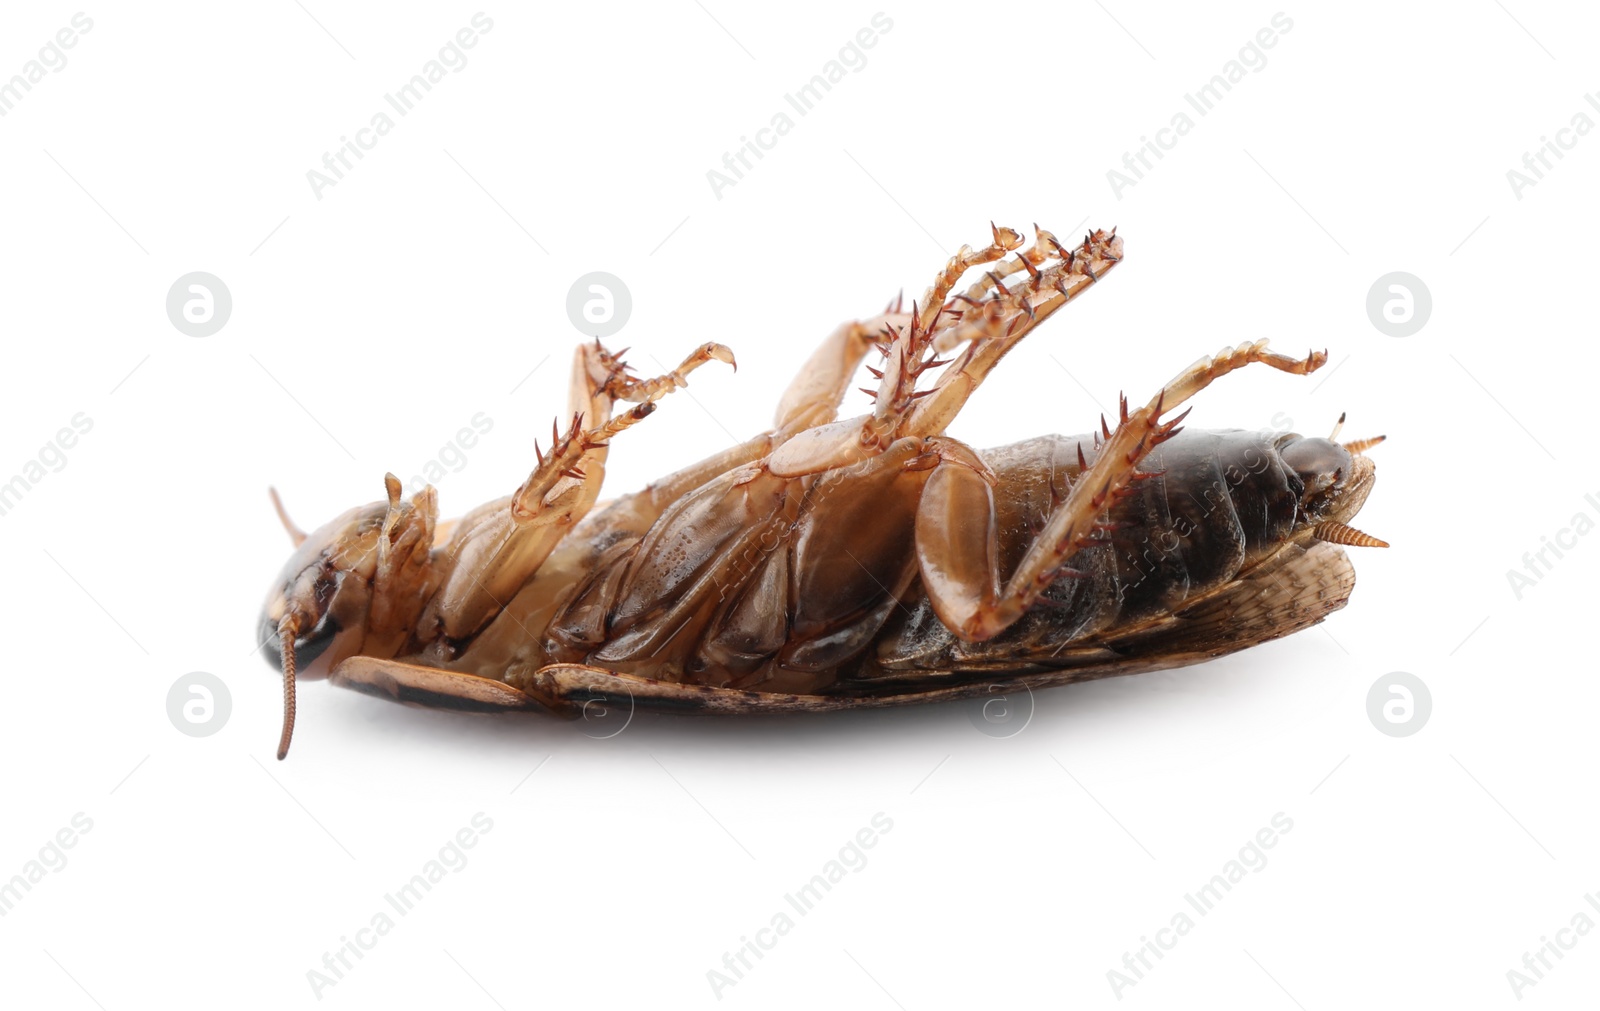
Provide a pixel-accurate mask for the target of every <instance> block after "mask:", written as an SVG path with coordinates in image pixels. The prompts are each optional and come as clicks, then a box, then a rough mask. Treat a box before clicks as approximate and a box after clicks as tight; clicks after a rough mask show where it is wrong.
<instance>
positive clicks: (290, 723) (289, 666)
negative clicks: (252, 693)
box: [278, 614, 300, 762]
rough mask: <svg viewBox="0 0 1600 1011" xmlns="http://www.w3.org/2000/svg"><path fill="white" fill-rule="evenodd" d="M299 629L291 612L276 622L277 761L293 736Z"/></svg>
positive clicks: (282, 756) (283, 753)
mask: <svg viewBox="0 0 1600 1011" xmlns="http://www.w3.org/2000/svg"><path fill="white" fill-rule="evenodd" d="M299 632H300V630H299V629H298V628H297V627H296V626H295V620H294V615H293V614H286V615H284V616H283V620H282V621H280V622H278V650H279V653H280V655H281V656H282V657H283V734H282V735H281V736H280V737H279V738H278V761H280V762H281V761H283V758H284V756H285V755H287V754H288V753H289V739H290V738H291V737H293V736H294V637H295V636H296V635H298V634H299Z"/></svg>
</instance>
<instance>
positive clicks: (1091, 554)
mask: <svg viewBox="0 0 1600 1011" xmlns="http://www.w3.org/2000/svg"><path fill="white" fill-rule="evenodd" d="M991 228H992V231H993V241H992V242H991V243H990V244H989V245H987V246H985V247H984V248H982V249H978V250H973V249H972V248H970V247H967V246H963V247H962V248H961V249H960V250H959V251H958V252H957V253H956V255H955V256H953V257H952V258H951V259H950V261H949V262H948V263H947V264H946V265H945V267H944V269H943V270H941V271H940V272H939V273H938V275H937V276H936V277H935V279H934V282H933V285H932V286H931V287H930V288H929V289H928V291H927V293H926V294H925V295H924V296H923V298H922V299H920V300H918V301H916V302H913V303H912V304H911V307H910V309H909V310H907V309H906V308H905V306H904V305H903V303H902V302H901V301H900V300H899V299H898V298H897V299H896V300H895V302H894V303H892V304H891V305H890V306H889V307H888V308H886V309H885V310H884V312H882V313H880V314H879V315H878V316H875V317H873V318H872V319H870V320H865V321H854V322H849V323H845V324H843V325H841V326H840V327H839V328H838V329H836V330H835V331H834V332H833V333H832V334H831V335H830V336H829V337H828V338H827V339H826V340H824V341H823V343H822V345H821V346H820V347H819V348H818V349H817V350H816V352H815V353H813V354H812V356H811V358H810V360H809V361H808V362H807V363H806V364H805V366H804V367H803V368H802V369H801V371H800V373H799V375H798V376H797V377H796V378H795V379H794V380H793V382H792V383H791V384H790V385H789V387H788V389H787V391H786V392H785V393H784V394H783V396H782V397H781V398H780V400H779V403H778V409H777V419H776V423H775V424H774V427H773V428H772V429H771V430H769V431H767V432H764V433H762V434H760V435H758V436H755V437H754V438H752V439H750V440H748V441H746V442H744V443H741V444H739V445H737V446H735V447H733V448H731V449H728V450H724V451H723V452H721V453H718V454H716V455H714V456H711V457H709V458H707V459H705V460H702V461H700V462H699V463H696V464H693V465H691V466H689V467H687V468H685V469H683V470H681V471H678V472H677V473H675V474H672V475H669V476H667V477H665V478H663V479H661V480H659V481H656V482H654V483H653V484H651V485H649V486H648V487H646V488H645V489H643V490H642V491H638V492H635V493H632V494H628V495H624V496H622V497H620V498H617V499H615V500H613V501H611V502H610V503H609V504H606V505H604V506H600V507H598V508H597V507H596V503H597V501H598V498H599V493H600V489H601V484H602V482H603V480H604V477H605V463H606V457H607V454H608V452H609V450H610V446H611V442H612V440H613V439H615V438H617V437H618V436H620V435H623V434H624V433H625V432H626V431H627V429H629V428H631V427H632V426H633V425H635V424H638V423H639V422H641V421H643V420H645V419H646V418H647V417H649V416H650V415H651V414H652V413H653V412H654V411H655V409H656V405H657V403H658V402H659V401H660V400H661V399H662V398H663V397H665V396H666V395H667V394H669V393H671V392H672V391H674V390H676V389H679V388H681V387H683V386H685V385H686V384H687V381H688V377H689V375H690V374H691V373H692V372H694V371H695V370H696V369H698V368H700V367H701V366H703V365H706V364H708V363H711V362H720V363H725V364H728V365H730V366H731V365H734V357H733V352H732V351H730V350H729V349H728V348H726V347H724V346H723V345H721V344H715V343H708V344H704V345H702V346H700V347H699V348H697V349H695V351H694V352H693V353H692V354H690V355H689V356H688V357H687V358H686V359H684V361H683V363H682V364H681V365H680V366H678V367H677V368H676V369H674V370H672V371H671V372H668V373H667V374H665V375H662V376H659V377H655V378H651V379H641V378H638V377H636V376H634V375H633V374H632V370H631V369H630V368H629V367H628V366H627V365H626V364H625V363H624V361H623V360H622V353H621V352H617V353H613V352H610V351H607V350H606V349H605V348H604V347H602V346H601V344H600V343H599V341H598V340H597V341H594V342H593V343H587V342H586V343H583V344H580V345H579V347H578V348H577V351H576V354H575V355H574V358H573V369H572V379H571V387H570V394H569V396H570V405H569V408H568V410H567V412H566V413H565V415H563V417H564V418H565V419H570V420H567V421H566V422H565V423H563V422H557V423H556V424H554V425H553V426H552V429H551V438H550V443H549V445H548V446H541V445H539V444H537V443H536V444H535V447H534V455H535V459H536V461H537V463H536V465H535V467H534V469H533V471H532V472H531V473H530V474H529V475H528V477H527V479H526V480H525V481H523V482H522V484H521V485H520V486H519V487H518V488H517V489H516V491H515V492H513V493H512V494H511V495H509V496H507V497H505V498H501V499H498V500H496V501H493V502H489V503H487V504H485V505H482V506H479V507H478V508H476V509H474V510H472V511H471V512H469V513H467V514H466V515H465V516H463V517H461V518H460V519H459V520H457V521H454V522H450V523H441V522H439V521H438V505H437V496H436V493H435V491H434V489H433V488H432V487H426V488H424V489H423V490H422V491H420V492H418V493H417V494H416V495H414V496H412V497H411V498H410V499H409V500H405V499H403V498H402V496H401V493H400V483H399V481H398V480H396V479H395V477H394V476H393V475H392V474H391V475H388V476H387V477H386V478H385V487H386V491H387V494H386V497H385V499H384V500H383V501H379V502H375V503H372V504H370V505H365V506H360V507H357V508H355V509H351V510H350V511H348V512H346V513H344V514H343V515H341V516H339V517H337V518H335V519H334V520H332V521H331V522H329V523H327V524H325V525H323V526H322V527H320V528H319V529H317V530H316V531H314V532H312V533H311V534H309V535H307V534H305V533H302V532H301V531H300V530H299V529H298V528H296V527H295V526H294V524H293V523H292V522H290V521H289V518H288V516H287V514H286V513H285V512H284V511H283V508H282V506H281V504H280V503H279V502H278V500H277V495H276V493H274V494H273V504H274V507H275V508H276V509H277V510H278V515H279V517H280V519H281V520H282V521H283V524H284V527H285V528H286V529H287V530H288V531H289V534H290V537H291V539H293V541H294V543H295V552H294V554H293V556H292V557H291V558H290V559H289V562H288V563H287V564H286V565H285V566H284V569H283V572H282V574H281V575H280V577H279V579H278V581H277V583H276V584H275V585H274V588H273V590H272V592H271V594H270V595H269V596H268V598H267V602H266V605H265V607H264V608H263V611H262V615H261V619H260V621H261V625H260V628H261V633H262V640H263V642H264V645H263V650H264V652H265V653H266V654H267V655H268V658H269V661H270V662H272V663H274V665H275V666H277V667H279V668H280V669H281V671H282V673H283V678H284V727H283V736H282V740H281V742H280V744H279V749H278V757H279V758H282V757H283V756H284V754H285V753H286V752H287V750H288V746H289V739H290V735H291V732H292V730H293V725H294V714H295V694H294V693H295V683H296V680H297V679H300V678H317V677H328V678H330V679H331V680H332V681H333V682H334V683H336V684H340V685H343V686H346V687H350V688H355V689H358V690H361V691H366V692H370V693H373V694H378V695H384V696H387V697H390V698H393V699H397V700H399V701H403V702H412V703H420V704H424V705H430V706H439V707H448V708H455V709H462V710H473V711H484V712H496V711H509V710H525V709H543V710H548V711H550V712H554V713H558V714H562V715H567V716H572V715H576V714H577V713H578V712H579V711H580V710H581V707H582V706H583V705H584V704H586V703H589V702H592V701H594V700H597V699H598V700H603V701H606V702H614V703H618V704H621V703H623V702H626V703H627V704H630V705H631V704H635V703H637V704H638V705H640V706H644V707H650V708H657V709H665V710H677V711H686V712H703V713H759V712H804V711H824V710H832V709H842V708H850V707H862V706H883V705H899V704H905V703H911V702H921V701H932V700H938V699H952V698H963V697H970V696H974V695H978V694H984V693H987V692H989V691H991V690H992V689H993V688H994V687H995V686H999V687H1001V688H1002V689H1007V690H1009V689H1013V688H1015V689H1018V690H1020V689H1022V688H1024V687H1025V688H1027V689H1029V690H1032V689H1034V688H1040V687H1045V686H1049V685H1056V684H1064V683H1067V682H1071V681H1079V680H1085V679H1089V678H1097V677H1105V676H1109V675H1115V674H1132V673H1138V672H1141V671H1148V670H1158V669H1162V668H1167V667H1176V666H1181V665H1184V664H1190V663H1196V662H1199V661H1201V660H1205V659H1208V658H1211V657H1215V656H1221V655H1223V654H1225V653H1230V652H1234V651H1236V650H1240V649H1244V648H1246V647H1249V646H1252V645H1255V644H1257V643H1260V642H1265V641H1267V640H1269V639H1274V638H1277V637H1279V636H1282V635H1287V634H1289V633H1291V632H1295V631H1298V630H1300V629H1303V628H1306V627H1308V626H1310V625H1312V624H1315V623H1317V622H1319V621H1321V620H1322V619H1323V618H1324V617H1326V616H1327V615H1328V614H1329V613H1330V612H1332V611H1334V610H1337V609H1338V608H1340V607H1342V606H1343V605H1344V603H1345V601H1346V600H1347V599H1348V597H1349V594H1350V591H1351V588H1352V587H1353V586H1354V583H1355V574H1354V570H1353V569H1352V568H1351V566H1350V563H1349V561H1348V559H1347V558H1346V556H1345V554H1344V552H1343V551H1342V550H1340V548H1339V547H1338V545H1357V546H1386V545H1384V544H1383V542H1382V541H1380V540H1378V539H1377V538H1375V537H1371V536H1370V535H1368V534H1365V533H1362V532H1361V531H1359V530H1356V529H1355V528H1353V527H1351V526H1349V521H1350V520H1351V519H1352V518H1353V517H1354V516H1355V514H1356V512H1357V511H1359V510H1360V508H1361V506H1362V504H1363V503H1364V502H1365V501H1366V498H1367V495H1368V494H1369V493H1370V492H1371V490H1372V485H1373V482H1374V468H1373V464H1372V461H1371V460H1370V459H1369V458H1368V457H1366V456H1365V455H1363V454H1364V453H1365V451H1366V450H1368V449H1370V448H1371V447H1373V446H1374V445H1376V444H1377V443H1378V442H1380V441H1381V440H1382V437H1381V436H1379V437H1377V438H1375V439H1360V440H1356V441H1354V442H1347V443H1343V444H1340V443H1338V442H1337V441H1335V440H1336V439H1337V437H1338V434H1339V431H1340V429H1339V427H1337V426H1336V427H1335V429H1334V432H1333V434H1332V435H1331V436H1330V437H1329V438H1326V439H1321V438H1303V437H1301V436H1299V435H1295V434H1276V433H1266V432H1247V431H1237V430H1223V431H1195V430H1186V429H1184V428H1182V427H1181V423H1182V421H1183V419H1184V417H1185V416H1186V415H1187V414H1188V413H1189V412H1188V410H1187V409H1185V410H1183V411H1182V413H1174V412H1177V411H1178V409H1179V408H1181V407H1182V406H1183V405H1184V404H1185V402H1187V401H1188V400H1189V399H1190V398H1191V397H1192V396H1194V395H1195V394H1196V393H1198V392H1199V391H1200V390H1202V389H1204V388H1205V387H1206V386H1208V385H1209V384H1210V383H1212V382H1213V381H1215V380H1216V379H1218V378H1220V377H1221V376H1223V375H1225V374H1227V373H1229V372H1232V371H1234V370H1236V369H1239V368H1243V367H1244V366H1246V365H1250V364H1254V363H1260V364H1263V365H1267V366H1270V367H1272V368H1274V369H1277V370H1279V371H1282V372H1287V373H1291V374H1294V375H1306V374H1308V373H1311V372H1313V371H1315V370H1316V369H1318V368H1320V367H1321V366H1322V365H1323V364H1324V363H1325V362H1326V361H1327V354H1326V353H1325V352H1312V353H1310V354H1308V355H1307V356H1306V357H1305V358H1294V357H1289V356H1285V355H1280V354H1277V353H1274V352H1271V351H1268V350H1267V347H1266V343H1267V342H1266V341H1258V342H1255V343H1245V344H1240V345H1239V346H1237V347H1233V348H1224V349H1223V350H1221V351H1219V352H1218V353H1217V354H1215V355H1212V356H1209V357H1206V358H1202V359H1200V360H1199V361H1198V362H1196V363H1194V364H1193V365H1191V366H1190V367H1188V368H1187V369H1184V370H1183V371H1182V372H1180V373H1179V374H1178V376H1177V377H1176V378H1175V379H1173V380H1172V382H1170V383H1168V384H1167V385H1166V386H1164V387H1162V388H1161V390H1159V391H1158V392H1157V393H1156V395H1155V396H1154V397H1152V398H1151V399H1150V400H1149V401H1148V402H1146V403H1144V404H1142V405H1134V406H1130V405H1129V403H1128V400H1127V398H1126V397H1124V398H1122V401H1121V405H1120V408H1119V410H1118V412H1117V418H1116V420H1115V424H1112V423H1108V422H1107V420H1106V419H1105V418H1103V417H1102V418H1101V419H1100V428H1099V430H1098V431H1096V432H1091V433H1089V434H1086V435H1082V436H1058V435H1052V436H1044V437H1040V438H1035V439H1029V440H1026V441H1023V442H1019V443H1014V444H1012V445H1009V446H1003V447H999V448H996V449H988V450H977V449H973V448H972V447H970V446H967V445H966V444H965V443H962V442H960V441H958V440H956V439H953V438H951V437H950V436H948V435H946V434H945V431H946V429H947V428H948V426H949V425H950V423H951V422H952V421H953V420H954V419H955V417H956V415H957V414H958V413H959V411H960V410H961V408H962V406H963V405H964V404H965V403H966V401H967V399H968V398H969V397H970V396H971V395H972V393H973V391H975V390H976V389H977V388H978V386H979V385H980V384H981V383H982V382H983V381H984V380H985V379H986V378H987V377H988V375H989V373H990V372H991V371H992V370H993V369H994V367H995V366H996V365H997V364H998V363H999V361H1000V360H1001V359H1002V358H1003V357H1004V356H1005V355H1006V353H1007V352H1009V351H1010V350H1011V349H1012V348H1013V347H1015V346H1016V344H1017V342H1018V341H1020V340H1022V338H1024V337H1025V336H1027V335H1028V334H1029V333H1031V332H1032V331H1033V329H1034V328H1035V327H1037V326H1038V325H1039V324H1040V323H1042V322H1044V321H1045V320H1046V319H1048V318H1049V317H1050V316H1051V315H1053V314H1054V313H1055V312H1056V311H1057V310H1059V309H1060V308H1061V307H1063V306H1064V305H1066V304H1067V303H1068V302H1070V301H1072V300H1073V299H1075V298H1077V297H1078V296H1079V295H1081V294H1082V293H1083V292H1085V291H1087V290H1088V289H1090V288H1092V287H1095V286H1096V285H1097V284H1099V283H1100V282H1101V281H1104V280H1105V279H1106V276H1107V275H1108V274H1109V273H1110V272H1111V271H1112V270H1113V269H1115V268H1116V267H1117V266H1118V265H1119V264H1120V263H1121V262H1122V251H1123V240H1122V239H1121V238H1119V237H1118V236H1117V235H1116V230H1115V229H1112V230H1111V231H1110V232H1102V231H1095V232H1092V233H1090V234H1088V235H1086V236H1085V237H1084V239H1083V241H1082V242H1081V243H1077V244H1075V245H1071V246H1068V245H1065V244H1063V243H1061V242H1060V241H1058V240H1057V239H1056V237H1055V236H1054V235H1051V234H1050V233H1049V232H1048V231H1045V230H1043V229H1039V228H1037V226H1035V232H1036V236H1035V239H1034V241H1033V242H1032V243H1031V244H1026V243H1025V241H1024V239H1023V237H1022V236H1021V235H1020V234H1018V233H1017V232H1015V231H1012V230H1011V229H1009V228H998V227H994V226H992V225H991ZM1013 254H1014V255H1013ZM978 268H983V269H982V271H981V276H980V278H979V279H978V280H977V282H976V283H973V284H971V285H970V286H969V287H967V288H965V289H964V290H960V291H958V290H957V284H958V283H959V282H960V280H961V279H962V278H963V277H964V276H965V275H967V274H968V272H970V271H973V270H976V269H978ZM874 350H876V351H877V352H878V353H879V355H880V356H881V359H882V360H881V361H880V362H878V363H877V364H876V365H868V366H867V368H868V369H870V371H871V374H872V375H873V376H874V377H875V379H876V381H877V385H876V387H875V388H872V389H868V390H867V392H868V393H869V394H870V395H871V397H872V400H873V405H872V410H871V411H870V413H868V414H865V415H862V416H859V417H854V418H849V419H845V420H840V419H839V417H838V413H839V408H840V405H841V404H842V402H843V400H844V397H845V395H846V394H847V393H848V392H849V391H850V388H851V386H852V383H853V377H854V375H855V373H856V371H857V368H858V366H861V365H862V364H864V362H865V360H866V358H867V356H868V355H869V353H871V352H872V351H874ZM936 369H942V371H939V372H938V373H937V376H936V377H933V376H928V377H927V380H928V381H924V377H925V374H926V373H930V372H932V371H933V370H936ZM1343 420H1344V419H1343V417H1341V418H1340V424H1341V425H1342V423H1343Z"/></svg>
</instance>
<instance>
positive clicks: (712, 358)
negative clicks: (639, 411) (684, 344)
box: [601, 343, 739, 404]
mask: <svg viewBox="0 0 1600 1011" xmlns="http://www.w3.org/2000/svg"><path fill="white" fill-rule="evenodd" d="M620 355H621V353H620V352H619V353H618V354H617V355H616V356H613V357H615V358H617V359H619V362H618V364H619V365H620ZM707 362H725V363H726V364H728V365H732V366H733V370H734V371H735V372H737V371H739V363H738V362H737V361H735V360H734V357H733V352H732V351H731V350H729V349H728V347H727V346H726V345H723V344H711V343H708V344H702V345H700V346H699V347H697V348H695V349H694V351H693V352H691V353H690V354H689V357H687V358H685V359H684V360H683V364H682V365H679V366H678V367H677V368H675V369H673V370H672V371H671V372H668V373H667V374H665V375H662V376H657V377H656V378H654V379H634V378H632V377H631V376H627V375H625V374H624V370H626V369H627V366H626V365H621V367H620V368H618V369H616V370H615V371H614V372H613V373H612V376H611V378H610V379H609V380H608V381H607V382H606V384H605V385H604V386H603V387H601V390H602V392H604V393H605V394H607V395H608V396H610V397H611V398H612V399H614V400H625V401H627V402H628V403H630V404H640V403H653V402H655V401H657V400H660V399H661V398H662V397H664V396H666V395H667V394H669V393H671V392H672V391H673V390H681V389H683V388H684V387H685V386H688V385H689V373H691V372H693V371H694V370H695V369H698V368H699V367H700V366H702V365H704V364H706V363H707Z"/></svg>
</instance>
